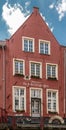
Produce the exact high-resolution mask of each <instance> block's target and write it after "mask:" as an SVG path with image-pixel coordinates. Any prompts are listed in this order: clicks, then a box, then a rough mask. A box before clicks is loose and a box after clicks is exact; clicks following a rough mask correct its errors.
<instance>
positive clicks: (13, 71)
mask: <svg viewBox="0 0 66 130" xmlns="http://www.w3.org/2000/svg"><path fill="white" fill-rule="evenodd" d="M15 60H17V61H23V74H24V75H25V60H23V59H18V58H13V75H15Z"/></svg>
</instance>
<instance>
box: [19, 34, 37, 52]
mask: <svg viewBox="0 0 66 130" xmlns="http://www.w3.org/2000/svg"><path fill="white" fill-rule="evenodd" d="M24 39H26V40H32V41H33V51H29V45H28V51H25V50H24ZM34 42H35V40H34V38H30V37H25V36H23V37H22V50H23V51H25V52H34V51H35V48H34Z"/></svg>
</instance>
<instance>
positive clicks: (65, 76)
mask: <svg viewBox="0 0 66 130" xmlns="http://www.w3.org/2000/svg"><path fill="white" fill-rule="evenodd" d="M65 95H66V50H64V115H66V110H65V109H66V104H65V101H66V99H65V98H66V96H65Z"/></svg>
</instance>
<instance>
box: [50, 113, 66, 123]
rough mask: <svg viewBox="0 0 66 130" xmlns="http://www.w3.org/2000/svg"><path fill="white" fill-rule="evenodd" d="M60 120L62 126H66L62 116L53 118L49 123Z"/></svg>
mask: <svg viewBox="0 0 66 130" xmlns="http://www.w3.org/2000/svg"><path fill="white" fill-rule="evenodd" d="M56 119H57V120H59V121H60V122H61V124H64V119H63V118H62V117H60V116H57V115H56V116H52V117H51V118H50V119H49V123H52V121H53V120H56Z"/></svg>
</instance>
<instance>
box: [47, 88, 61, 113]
mask: <svg viewBox="0 0 66 130" xmlns="http://www.w3.org/2000/svg"><path fill="white" fill-rule="evenodd" d="M49 91H50V92H56V101H57V102H56V103H57V105H56V112H58V113H59V91H58V90H57V89H47V90H46V105H47V113H48V92H49Z"/></svg>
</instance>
